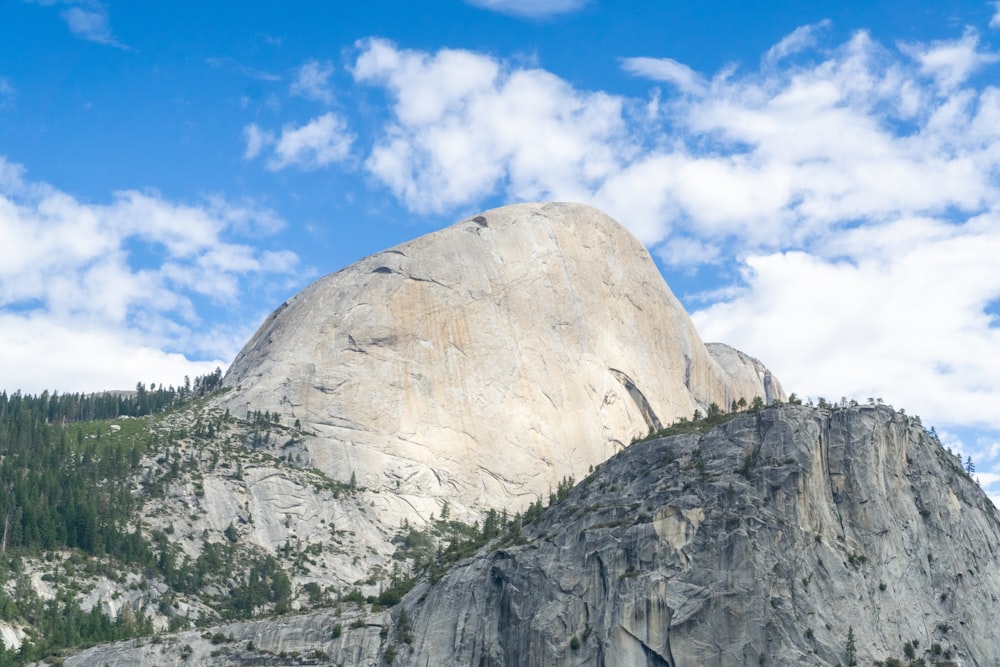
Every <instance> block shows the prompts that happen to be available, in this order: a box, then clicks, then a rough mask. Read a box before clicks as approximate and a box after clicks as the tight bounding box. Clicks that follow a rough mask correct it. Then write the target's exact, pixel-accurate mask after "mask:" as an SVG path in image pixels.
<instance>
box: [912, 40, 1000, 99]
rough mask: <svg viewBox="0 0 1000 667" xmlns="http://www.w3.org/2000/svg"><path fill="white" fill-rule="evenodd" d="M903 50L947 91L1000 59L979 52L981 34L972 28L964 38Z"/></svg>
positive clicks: (999, 57)
mask: <svg viewBox="0 0 1000 667" xmlns="http://www.w3.org/2000/svg"><path fill="white" fill-rule="evenodd" d="M903 49H904V50H905V51H906V52H907V53H909V54H910V55H911V56H913V58H914V59H915V60H916V61H917V62H919V63H920V69H921V71H922V72H923V73H924V74H926V75H928V76H930V77H933V78H934V79H935V80H936V81H937V82H938V85H939V86H940V87H941V88H942V89H943V90H945V91H950V90H952V89H953V88H955V87H956V86H958V85H960V84H962V83H964V82H965V80H966V79H968V78H969V76H971V75H972V74H973V73H974V72H975V71H976V70H978V69H980V68H981V67H983V66H985V65H990V64H992V63H995V62H997V60H998V59H1000V56H998V55H997V54H996V53H984V52H982V51H980V50H979V35H978V34H977V33H976V31H975V30H972V29H968V30H966V31H965V34H964V35H963V36H962V38H961V39H958V40H948V41H939V42H934V43H932V44H931V45H929V46H927V45H923V44H911V45H904V46H903Z"/></svg>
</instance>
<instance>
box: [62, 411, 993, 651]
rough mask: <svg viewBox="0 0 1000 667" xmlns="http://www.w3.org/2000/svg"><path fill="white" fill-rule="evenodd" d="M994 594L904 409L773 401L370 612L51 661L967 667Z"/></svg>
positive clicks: (644, 457)
mask: <svg viewBox="0 0 1000 667" xmlns="http://www.w3.org/2000/svg"><path fill="white" fill-rule="evenodd" d="M998 611H1000V513H998V511H997V509H996V507H994V506H993V504H992V503H991V502H990V501H989V499H988V498H987V497H986V495H985V493H984V492H983V491H982V489H980V488H979V487H978V486H977V485H976V483H975V482H974V481H973V480H972V479H971V478H970V477H969V475H967V474H966V473H965V472H964V471H963V470H962V467H961V465H960V462H959V461H958V460H957V459H956V458H955V457H954V456H953V455H952V454H950V453H949V452H946V451H945V450H944V449H942V447H941V444H940V442H938V441H937V439H936V438H935V437H934V436H933V435H931V434H928V433H927V432H926V431H925V430H924V429H923V427H922V426H921V425H920V423H919V421H918V420H916V419H914V418H911V417H907V416H905V415H903V414H901V413H899V412H895V411H894V410H892V409H891V408H889V407H887V406H863V407H852V408H846V409H841V410H835V411H829V410H823V409H819V408H813V407H807V406H795V405H787V406H782V407H772V408H767V409H764V410H761V411H757V412H752V413H747V414H743V415H739V416H737V417H735V418H734V419H732V420H731V421H729V422H727V423H725V424H723V425H721V426H718V427H716V428H714V429H711V430H708V431H706V432H702V433H690V434H685V435H676V436H672V437H668V438H662V439H658V440H650V441H644V442H640V443H637V444H634V445H632V446H631V447H629V448H628V449H626V450H625V451H624V452H622V453H620V454H618V455H617V456H615V457H613V458H612V459H611V460H609V461H608V462H606V463H604V464H602V465H601V466H599V467H598V469H597V470H595V472H594V473H593V474H592V475H589V476H588V477H587V478H586V479H584V480H582V481H581V482H580V483H579V484H578V485H577V486H576V487H575V488H574V489H573V491H572V492H571V493H569V494H568V496H567V497H565V498H564V499H563V500H561V501H560V502H558V503H557V504H555V505H554V506H552V507H550V508H549V509H548V510H547V511H545V513H544V514H543V515H542V516H541V517H540V519H539V520H538V521H537V522H536V523H534V524H531V525H525V526H523V528H522V529H521V531H520V532H508V533H506V534H505V535H503V536H501V537H500V538H498V539H497V540H494V541H493V542H492V543H490V544H488V545H487V546H486V547H484V548H483V549H481V550H480V551H479V552H478V553H477V554H476V555H474V556H473V557H472V558H469V559H467V560H465V561H462V562H460V563H458V564H457V565H456V566H454V567H453V568H452V569H451V570H450V571H449V572H447V573H446V574H445V575H444V576H443V577H442V578H441V579H440V580H438V581H437V582H435V583H430V582H426V581H425V582H422V583H420V584H418V585H417V587H416V588H414V589H413V590H412V591H410V593H409V594H408V595H407V596H406V597H405V598H404V599H403V601H402V603H401V604H400V605H398V606H397V607H395V608H393V609H392V610H391V611H385V610H382V611H378V610H376V609H374V608H367V607H365V608H359V607H357V606H354V605H347V606H345V608H343V609H331V610H328V611H323V612H319V613H314V614H307V615H301V616H288V617H283V618H279V619H274V620H270V621H259V622H256V623H234V624H231V625H228V626H223V627H221V628H217V629H213V630H211V631H209V632H205V633H203V634H199V633H197V632H191V633H187V634H184V635H178V636H175V637H173V638H168V639H167V640H166V641H164V642H162V643H161V644H159V645H155V644H151V643H147V644H146V645H144V646H138V647H137V646H135V645H133V644H131V643H129V644H117V645H112V646H104V647H96V648H94V649H89V650H87V651H85V652H83V653H81V654H80V655H78V656H74V657H71V658H68V659H67V660H66V665H67V666H71V667H90V666H94V667H99V666H101V665H110V666H111V667H124V666H125V665H156V664H160V665H162V664H186V665H189V666H200V665H241V666H248V667H249V666H250V665H270V664H274V665H278V664H281V665H293V664H294V665H308V664H333V665H340V666H343V667H362V666H364V667H376V666H378V665H385V664H389V663H390V662H391V664H392V665H394V667H395V666H399V665H402V666H413V667H417V666H420V667H425V666H426V665H451V666H454V667H463V666H468V667H511V666H512V665H518V666H521V665H525V666H528V667H532V666H543V665H544V666H546V667H559V666H562V665H566V666H568V665H574V666H593V667H635V666H636V665H645V666H647V667H682V666H683V667H687V666H690V665H699V666H706V667H736V666H743V665H776V666H788V667H791V666H792V665H795V666H799V665H807V666H814V667H832V666H833V665H838V664H840V665H850V664H858V665H871V664H936V665H941V666H955V665H966V666H979V667H986V666H987V665H989V666H992V665H995V664H996V663H997V660H998V659H1000V626H998V625H997V623H996V618H997V613H998ZM213 633H214V634H213ZM220 634H221V635H223V636H225V637H230V638H231V640H230V641H228V643H226V644H225V645H223V646H221V647H220V646H215V645H213V643H212V642H211V641H210V640H209V639H208V638H209V637H212V636H217V635H220Z"/></svg>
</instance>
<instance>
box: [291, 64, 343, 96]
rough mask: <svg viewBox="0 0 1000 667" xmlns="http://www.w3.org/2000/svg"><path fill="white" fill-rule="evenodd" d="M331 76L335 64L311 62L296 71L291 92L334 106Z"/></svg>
mask: <svg viewBox="0 0 1000 667" xmlns="http://www.w3.org/2000/svg"><path fill="white" fill-rule="evenodd" d="M331 76H333V63H331V62H329V61H322V62H321V61H319V60H309V61H307V62H305V63H303V65H302V66H301V67H300V68H299V69H298V70H297V71H296V73H295V80H294V81H292V85H291V87H290V89H289V92H290V93H291V94H292V95H300V96H302V97H305V98H308V99H311V100H315V101H317V102H323V103H324V104H332V103H333V91H332V90H331V89H330V77H331Z"/></svg>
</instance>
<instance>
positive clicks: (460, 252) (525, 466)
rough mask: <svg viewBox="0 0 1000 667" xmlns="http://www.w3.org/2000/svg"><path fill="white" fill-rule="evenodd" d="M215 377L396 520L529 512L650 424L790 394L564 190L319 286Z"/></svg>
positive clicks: (614, 227)
mask: <svg viewBox="0 0 1000 667" xmlns="http://www.w3.org/2000/svg"><path fill="white" fill-rule="evenodd" d="M713 353H714V354H713ZM720 362H721V363H720ZM225 384H226V385H227V386H229V387H232V388H235V391H233V392H231V393H230V394H228V395H227V397H226V403H227V406H228V407H229V408H230V409H232V410H233V411H234V412H236V413H237V414H241V413H242V412H243V411H247V410H258V409H259V410H260V411H261V412H264V411H269V412H272V413H275V412H276V413H279V414H280V415H281V419H282V423H285V424H290V423H292V422H293V421H295V420H299V422H300V423H301V424H302V428H303V430H304V431H306V432H308V433H310V434H312V437H310V438H309V439H308V440H307V447H308V456H309V459H310V460H309V463H310V464H311V465H315V466H316V467H318V468H320V469H321V470H323V471H325V472H327V473H328V474H330V475H332V476H334V477H335V478H338V479H341V480H344V481H347V480H348V479H349V478H350V477H351V475H352V474H353V475H354V476H355V477H356V479H357V481H358V484H360V485H363V486H365V487H366V488H369V489H374V490H384V491H390V492H391V493H389V494H384V495H383V497H382V498H381V500H380V503H382V506H381V507H380V508H379V509H380V511H383V512H385V513H386V516H388V517H392V518H393V520H395V521H396V522H397V523H398V518H399V517H400V516H406V515H407V514H412V513H416V515H418V516H423V517H425V518H426V517H427V516H428V515H429V514H431V513H434V512H437V511H439V510H440V509H441V507H442V506H443V503H444V502H445V501H448V502H449V504H450V507H451V509H452V511H459V512H461V511H463V510H466V509H477V510H481V509H482V508H484V507H499V506H503V505H507V506H511V507H523V506H524V505H526V504H527V503H529V502H531V501H533V500H534V499H535V498H536V497H538V496H545V495H547V494H548V492H549V491H550V490H551V489H552V488H554V487H555V486H556V484H557V482H558V481H559V479H560V478H561V477H562V476H564V475H570V474H573V475H576V476H577V478H579V477H582V476H583V474H585V473H586V471H587V469H588V467H589V466H590V465H592V464H596V463H599V462H600V461H603V460H605V459H607V458H608V457H609V456H611V455H612V454H614V453H615V452H616V451H618V450H620V449H621V448H622V447H623V446H625V445H626V444H627V443H629V442H630V441H631V440H632V439H633V438H634V437H635V436H640V435H645V434H646V433H647V432H649V430H650V429H651V428H660V427H661V426H664V425H669V424H670V423H672V422H673V421H674V420H676V419H677V418H679V417H690V416H691V415H692V414H693V413H694V411H695V410H701V411H702V412H703V413H704V412H705V410H706V408H707V407H708V406H709V405H710V404H711V403H716V404H718V405H719V406H722V407H724V408H725V407H728V406H729V405H730V404H731V403H732V401H733V400H736V399H739V398H745V399H746V400H747V401H751V400H752V399H753V398H754V397H756V396H760V397H761V398H763V399H764V400H765V401H767V402H770V401H771V400H772V399H774V398H782V397H783V394H782V392H781V387H780V386H779V385H778V383H777V382H776V381H775V380H774V379H773V378H771V376H770V374H769V373H767V372H766V369H764V368H763V366H761V365H760V363H759V362H757V361H755V360H753V359H750V358H749V357H746V356H745V355H742V354H741V353H738V352H736V351H735V350H732V349H731V348H727V347H725V346H720V347H717V348H714V349H706V347H705V345H704V344H703V343H702V342H701V340H700V339H699V338H698V334H697V332H696V331H695V329H694V327H693V325H692V323H691V321H690V319H689V318H688V316H687V314H686V313H685V312H684V310H683V308H682V307H681V305H680V303H679V302H678V301H677V299H676V298H675V297H674V296H673V294H671V292H670V290H669V288H668V287H667V286H666V284H665V283H664V281H663V279H662V277H661V276H660V274H659V272H658V271H657V269H656V267H655V265H654V264H653V262H652V260H651V259H650V257H649V254H648V253H647V252H646V250H645V248H644V247H643V246H642V245H641V244H640V243H639V242H638V241H637V240H636V239H635V238H634V237H632V236H631V235H630V234H629V233H628V232H627V231H626V230H625V229H624V228H623V227H621V226H620V225H619V224H617V223H616V222H614V221H613V220H611V219H610V218H608V217H607V216H606V215H604V214H603V213H601V212H599V211H597V210H595V209H593V208H589V207H585V206H580V205H571V204H546V205H539V204H522V205H517V206H510V207H506V208H501V209H497V210H493V211H488V212H486V213H484V214H483V215H480V216H476V217H474V218H471V219H468V220H465V221H462V222H460V223H458V224H456V225H454V226H452V227H449V228H446V229H444V230H441V231H439V232H435V233H432V234H428V235H427V236H423V237H421V238H418V239H416V240H414V241H411V242H409V243H405V244H403V245H400V246H397V247H395V248H393V249H391V250H387V251H385V252H381V253H378V254H376V255H373V256H371V257H368V258H366V259H364V260H362V261H360V262H358V263H356V264H354V265H352V266H349V267H347V268H345V269H343V270H341V271H339V272H337V273H334V274H332V275H329V276H326V277H324V278H322V279H320V280H318V281H317V282H315V283H314V284H312V285H311V286H309V287H308V288H306V289H305V290H304V291H302V292H301V293H300V294H298V295H297V296H295V297H294V298H292V299H290V300H289V301H288V302H287V303H285V304H284V305H282V306H281V307H280V308H279V309H278V310H276V311H275V312H274V313H273V314H272V315H271V317H270V318H269V319H268V320H267V321H266V322H265V324H264V325H263V326H262V327H261V329H260V330H259V331H258V332H257V334H256V335H255V336H254V337H253V339H252V340H251V341H250V342H249V343H248V344H247V346H246V347H245V348H244V349H243V351H242V352H241V353H240V354H239V356H238V357H237V359H236V360H235V361H234V363H233V365H232V367H231V368H230V369H229V372H228V373H227V375H226V378H225ZM411 520H412V517H411Z"/></svg>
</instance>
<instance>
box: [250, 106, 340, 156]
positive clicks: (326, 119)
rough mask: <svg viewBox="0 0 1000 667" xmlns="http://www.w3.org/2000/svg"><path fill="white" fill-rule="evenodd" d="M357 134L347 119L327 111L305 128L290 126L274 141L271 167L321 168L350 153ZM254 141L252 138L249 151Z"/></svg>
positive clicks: (304, 126)
mask: <svg viewBox="0 0 1000 667" xmlns="http://www.w3.org/2000/svg"><path fill="white" fill-rule="evenodd" d="M353 142H354V135H352V134H351V133H350V132H348V130H347V122H346V121H345V120H344V119H342V118H341V117H339V116H337V115H336V114H334V113H332V112H331V113H325V114H323V115H322V116H318V117H316V118H314V119H312V120H311V121H309V122H308V123H306V124H305V125H302V126H301V127H295V126H293V125H286V126H285V127H284V128H282V130H281V136H280V137H278V138H277V139H276V140H275V142H274V154H273V155H272V156H271V158H269V159H268V162H267V166H268V168H269V169H272V170H274V171H277V170H279V169H284V168H285V167H289V166H292V165H295V166H299V167H301V168H303V169H317V168H319V167H323V166H326V165H328V164H330V163H332V162H341V161H343V160H346V159H347V158H348V157H349V156H350V152H351V144H352V143H353ZM249 149H250V144H249V141H248V145H247V150H248V152H249Z"/></svg>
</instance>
